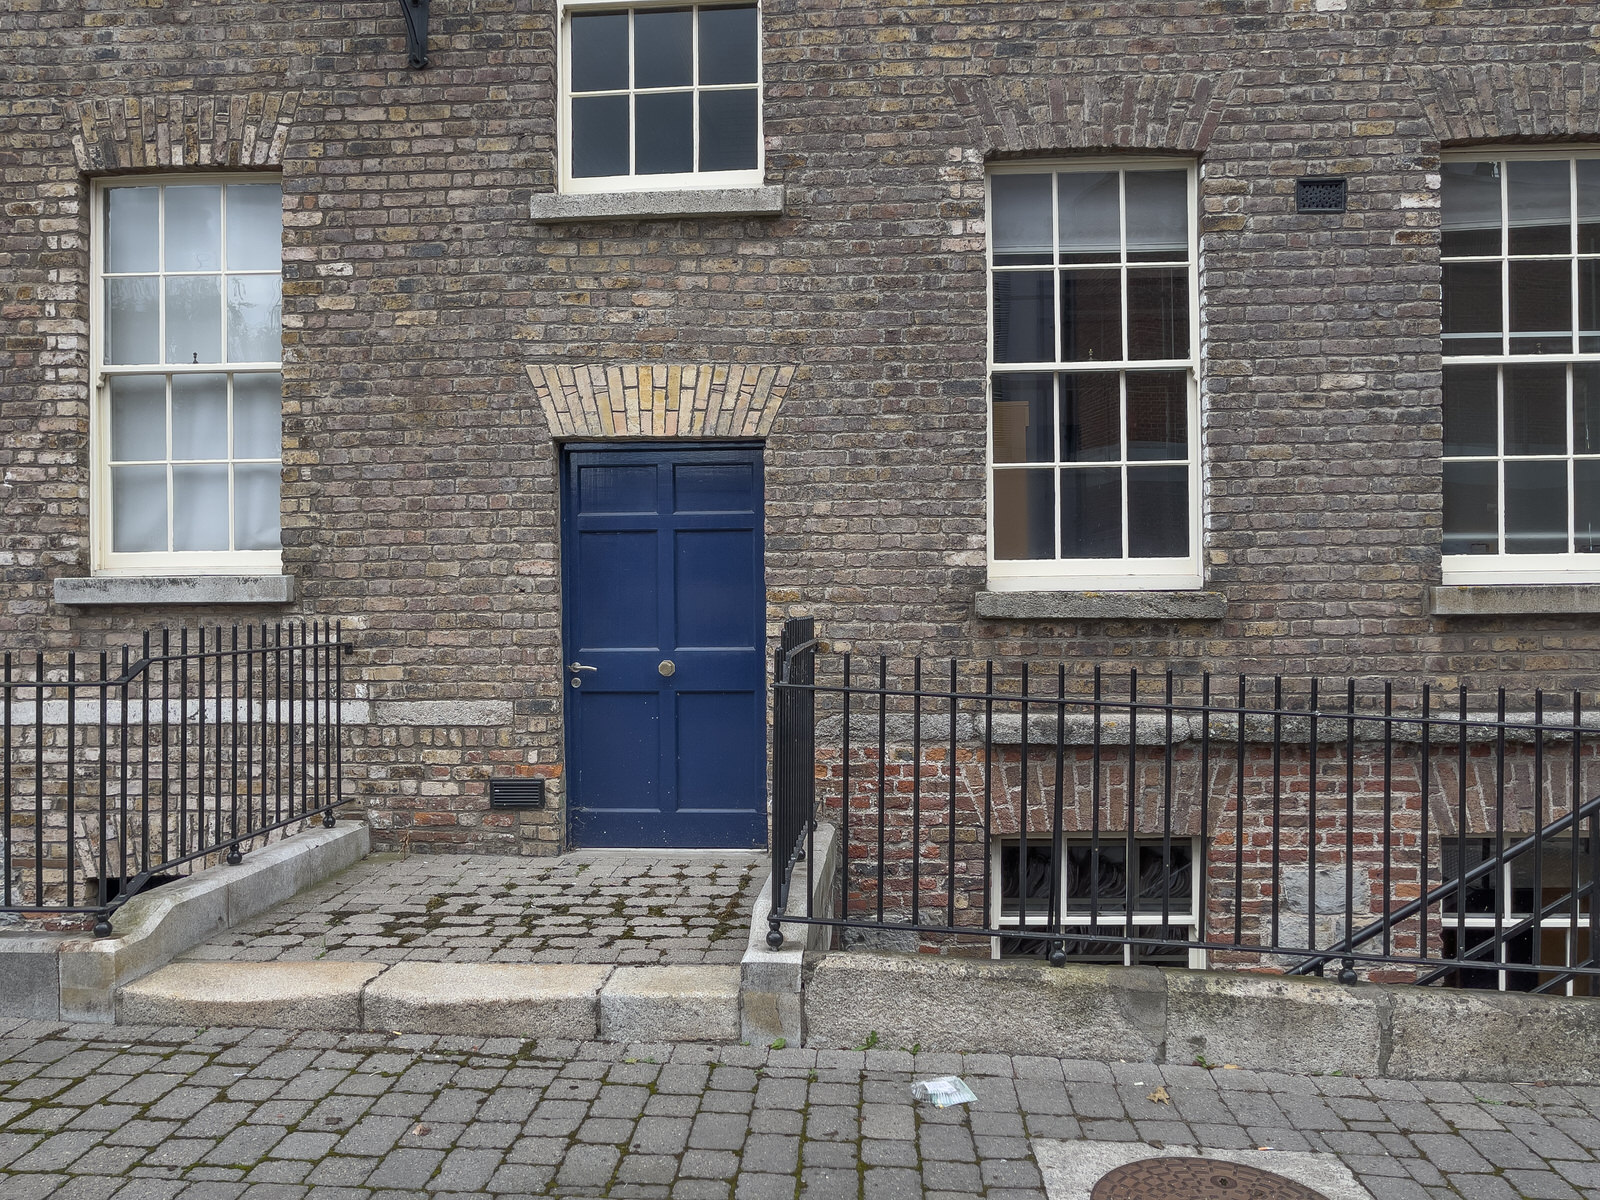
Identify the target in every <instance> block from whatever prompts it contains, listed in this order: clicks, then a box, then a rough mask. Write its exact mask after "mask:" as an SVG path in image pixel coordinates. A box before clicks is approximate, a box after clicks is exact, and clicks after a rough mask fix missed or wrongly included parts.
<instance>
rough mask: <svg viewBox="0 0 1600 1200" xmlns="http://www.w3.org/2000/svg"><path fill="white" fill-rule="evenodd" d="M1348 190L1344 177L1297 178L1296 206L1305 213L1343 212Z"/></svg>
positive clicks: (1297, 210) (1295, 183)
mask: <svg viewBox="0 0 1600 1200" xmlns="http://www.w3.org/2000/svg"><path fill="white" fill-rule="evenodd" d="M1347 196H1348V192H1347V189H1346V187H1345V181H1344V180H1343V179H1296V180H1295V181H1294V207H1295V211H1296V212H1303V213H1342V212H1344V210H1345V208H1346V200H1347Z"/></svg>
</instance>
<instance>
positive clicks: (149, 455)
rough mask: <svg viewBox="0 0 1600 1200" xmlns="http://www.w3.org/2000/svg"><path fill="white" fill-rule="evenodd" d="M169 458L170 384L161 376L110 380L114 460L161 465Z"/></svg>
mask: <svg viewBox="0 0 1600 1200" xmlns="http://www.w3.org/2000/svg"><path fill="white" fill-rule="evenodd" d="M166 457H167V381H166V379H165V378H164V377H163V376H160V375H118V376H114V377H113V378H112V380H111V461H112V462H138V461H141V460H143V461H146V462H160V461H163V460H164V459H165V458H166Z"/></svg>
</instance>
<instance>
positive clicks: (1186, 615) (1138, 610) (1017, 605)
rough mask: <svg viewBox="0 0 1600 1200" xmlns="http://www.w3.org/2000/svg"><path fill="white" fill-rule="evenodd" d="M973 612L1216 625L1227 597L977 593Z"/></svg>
mask: <svg viewBox="0 0 1600 1200" xmlns="http://www.w3.org/2000/svg"><path fill="white" fill-rule="evenodd" d="M973 610H974V612H975V613H976V614H977V615H978V616H979V617H980V618H983V619H985V620H990V621H1220V620H1222V618H1223V617H1224V616H1225V615H1226V614H1227V611H1228V599H1227V597H1226V596H1224V595H1223V594H1222V593H1221V592H1200V591H1182V590H1170V591H1142V590H1141V591H1092V592H1072V591H1061V592H1056V591H1049V592H1046V591H1039V592H979V593H978V594H977V596H976V597H975V599H974V601H973Z"/></svg>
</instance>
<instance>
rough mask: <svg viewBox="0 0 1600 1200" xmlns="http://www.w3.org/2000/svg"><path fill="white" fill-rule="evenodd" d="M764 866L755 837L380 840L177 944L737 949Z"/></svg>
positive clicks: (484, 954) (249, 949)
mask: <svg viewBox="0 0 1600 1200" xmlns="http://www.w3.org/2000/svg"><path fill="white" fill-rule="evenodd" d="M766 871H767V856H766V855H765V854H761V853H756V852H751V851H743V852H741V851H725V850H719V851H671V852H661V853H658V854H644V853H640V852H639V851H607V850H588V851H578V852H574V853H572V854H565V855H562V856H561V857H559V858H515V857H487V856H484V855H464V854H437V855H434V854H413V855H399V854H375V855H372V856H370V857H368V858H366V859H363V860H362V861H361V862H359V863H357V864H356V865H355V866H354V867H351V868H350V869H349V870H347V871H345V872H343V873H341V874H339V875H336V876H334V877H333V878H332V879H328V880H325V881H324V882H323V883H321V884H318V885H317V886H315V887H311V888H307V889H306V890H305V891H303V892H301V893H300V894H299V895H297V896H295V897H294V899H292V900H289V901H287V902H285V903H283V904H280V905H278V906H277V907H276V908H273V909H270V910H268V911H267V912H265V913H263V914H262V915H261V916H259V917H257V918H255V919H254V920H251V921H246V922H244V923H243V924H240V925H237V926H235V927H234V928H232V929H230V930H228V931H227V932H226V933H224V934H220V935H218V936H217V937H215V938H213V939H212V940H210V941H208V942H204V943H202V944H201V945H199V946H196V947H195V948H193V949H192V950H190V951H188V952H187V953H185V954H184V955H182V957H183V958H185V959H209V960H217V961H220V960H230V961H248V962H270V961H291V960H298V961H308V960H313V959H328V960H332V961H339V962H350V961H368V962H384V963H396V962H402V961H410V962H511V963H567V962H571V963H606V964H614V965H619V966H629V965H631V966H659V965H673V964H692V963H737V962H738V961H739V959H740V958H741V957H742V956H743V954H744V950H745V942H746V939H747V937H748V935H749V929H750V910H751V905H752V903H753V902H754V898H755V892H756V890H757V889H758V888H759V887H760V886H761V883H762V881H763V880H764V879H765V878H766Z"/></svg>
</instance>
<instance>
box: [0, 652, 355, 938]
mask: <svg viewBox="0 0 1600 1200" xmlns="http://www.w3.org/2000/svg"><path fill="white" fill-rule="evenodd" d="M351 649H352V647H351V646H350V644H349V643H347V642H346V641H345V640H344V639H343V636H342V632H341V630H340V628H339V627H338V626H337V625H333V624H330V623H327V622H323V623H320V624H305V623H300V624H296V625H284V624H277V625H272V626H267V625H261V626H251V627H247V628H245V629H243V630H241V629H240V628H239V627H237V626H234V627H233V628H232V629H230V630H228V631H227V633H226V635H225V634H224V631H223V630H222V628H220V627H218V628H215V629H213V630H210V631H207V630H206V629H200V630H197V631H195V632H194V633H192V634H191V632H190V631H189V630H187V629H184V630H182V631H180V632H178V634H177V635H176V637H174V635H173V633H172V631H170V630H166V629H163V630H162V631H161V632H160V634H159V635H152V634H150V633H146V634H145V635H144V638H143V640H142V642H141V643H140V645H139V647H138V649H137V650H135V649H134V648H132V647H129V646H123V647H121V649H120V651H119V652H117V653H108V652H104V651H102V652H100V653H99V654H95V655H87V654H82V653H78V652H74V651H69V652H66V653H65V654H62V655H47V654H44V653H34V654H26V655H24V654H16V653H14V652H7V653H5V654H3V655H0V804H3V810H0V817H3V829H4V833H5V842H4V846H3V849H0V868H3V871H4V879H3V882H0V912H23V913H39V914H48V913H78V914H93V915H95V916H96V917H97V921H96V924H95V932H96V933H97V934H100V935H102V936H103V935H105V934H108V933H110V932H111V926H110V915H111V913H112V912H113V911H114V910H115V909H116V908H117V907H118V906H120V905H121V904H122V903H124V902H125V901H127V900H129V899H131V898H132V897H133V896H134V895H136V894H138V892H140V891H141V890H143V889H145V888H147V887H149V886H152V885H153V884H155V883H160V882H165V880H166V878H168V877H170V876H171V875H172V873H174V872H177V871H180V870H181V869H182V868H185V867H191V866H192V865H193V864H195V863H197V862H201V861H202V860H205V859H207V858H208V857H210V856H214V855H224V856H225V857H226V859H227V861H228V862H232V863H237V862H238V861H240V856H241V853H242V848H243V845H244V844H245V843H246V842H249V841H251V840H252V839H257V838H262V837H265V836H266V835H268V834H270V833H272V832H274V831H277V830H282V829H285V828H287V827H288V826H290V825H293V824H296V823H299V822H302V821H305V820H307V819H309V818H312V817H315V816H321V817H322V818H323V821H324V823H325V824H327V825H332V824H333V815H334V810H335V809H336V808H338V807H339V806H340V805H341V804H344V803H345V802H346V797H345V795H344V784H343V776H344V772H343V767H344V750H343V730H344V708H343V696H344V687H343V684H344V665H343V658H344V655H345V654H347V653H349V652H350V651H351Z"/></svg>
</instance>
